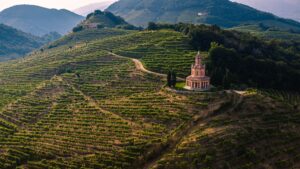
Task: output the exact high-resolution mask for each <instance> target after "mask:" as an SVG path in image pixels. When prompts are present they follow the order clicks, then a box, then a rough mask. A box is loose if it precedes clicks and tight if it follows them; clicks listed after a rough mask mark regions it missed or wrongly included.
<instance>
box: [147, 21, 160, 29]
mask: <svg viewBox="0 0 300 169" xmlns="http://www.w3.org/2000/svg"><path fill="white" fill-rule="evenodd" d="M157 29H158V27H157V25H156V23H154V22H149V23H148V30H157Z"/></svg>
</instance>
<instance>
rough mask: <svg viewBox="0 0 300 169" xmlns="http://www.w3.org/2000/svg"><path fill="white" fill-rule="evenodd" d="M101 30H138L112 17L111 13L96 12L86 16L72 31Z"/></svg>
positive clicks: (116, 17) (114, 16)
mask: <svg viewBox="0 0 300 169" xmlns="http://www.w3.org/2000/svg"><path fill="white" fill-rule="evenodd" d="M102 28H123V29H129V30H133V29H138V28H137V27H135V26H133V25H131V24H129V23H127V22H126V21H125V20H124V19H123V18H121V17H119V16H116V15H114V14H113V13H111V12H108V11H105V12H102V11H101V10H96V11H95V12H93V13H90V14H88V15H87V17H86V19H85V20H84V21H83V22H81V23H80V24H79V25H78V26H77V27H75V28H74V29H73V31H74V32H76V31H81V30H82V29H102Z"/></svg>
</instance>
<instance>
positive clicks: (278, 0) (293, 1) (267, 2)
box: [232, 0, 300, 21]
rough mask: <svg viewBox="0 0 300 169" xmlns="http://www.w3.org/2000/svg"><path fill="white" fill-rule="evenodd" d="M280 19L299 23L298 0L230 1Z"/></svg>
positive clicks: (299, 7) (299, 3)
mask: <svg viewBox="0 0 300 169" xmlns="http://www.w3.org/2000/svg"><path fill="white" fill-rule="evenodd" d="M232 1H236V2H240V3H243V4H246V5H249V6H252V7H255V8H257V9H259V10H263V11H267V12H271V13H273V14H276V15H278V16H281V17H286V18H293V19H297V20H298V21H300V0H232Z"/></svg>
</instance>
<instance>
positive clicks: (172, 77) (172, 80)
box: [171, 71, 177, 87]
mask: <svg viewBox="0 0 300 169" xmlns="http://www.w3.org/2000/svg"><path fill="white" fill-rule="evenodd" d="M171 75H172V76H171V86H172V87H175V86H176V83H177V77H176V73H175V72H174V71H172V73H171Z"/></svg>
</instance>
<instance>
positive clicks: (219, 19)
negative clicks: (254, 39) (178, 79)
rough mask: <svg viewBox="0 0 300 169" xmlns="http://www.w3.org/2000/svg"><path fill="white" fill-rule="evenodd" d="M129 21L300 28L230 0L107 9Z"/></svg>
mask: <svg viewBox="0 0 300 169" xmlns="http://www.w3.org/2000/svg"><path fill="white" fill-rule="evenodd" d="M107 10H108V11H111V12H113V13H114V14H116V15H119V16H122V17H124V18H126V21H128V22H129V23H132V24H135V25H139V26H144V27H145V26H146V25H147V24H148V22H150V21H153V22H167V23H178V22H187V23H195V24H199V23H206V24H217V25H219V26H221V27H233V26H238V25H241V24H245V23H257V22H263V23H265V24H268V25H269V26H276V27H280V28H282V29H295V30H300V23H298V22H296V21H293V20H288V19H282V18H279V17H277V16H274V15H273V14H270V13H266V12H262V11H258V10H256V9H254V8H251V7H249V6H246V5H243V4H239V3H235V2H231V1H229V0H201V1H199V0H186V1H184V3H182V1H181V0H120V1H118V2H115V3H114V4H112V5H111V6H110V7H108V9H107Z"/></svg>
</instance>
